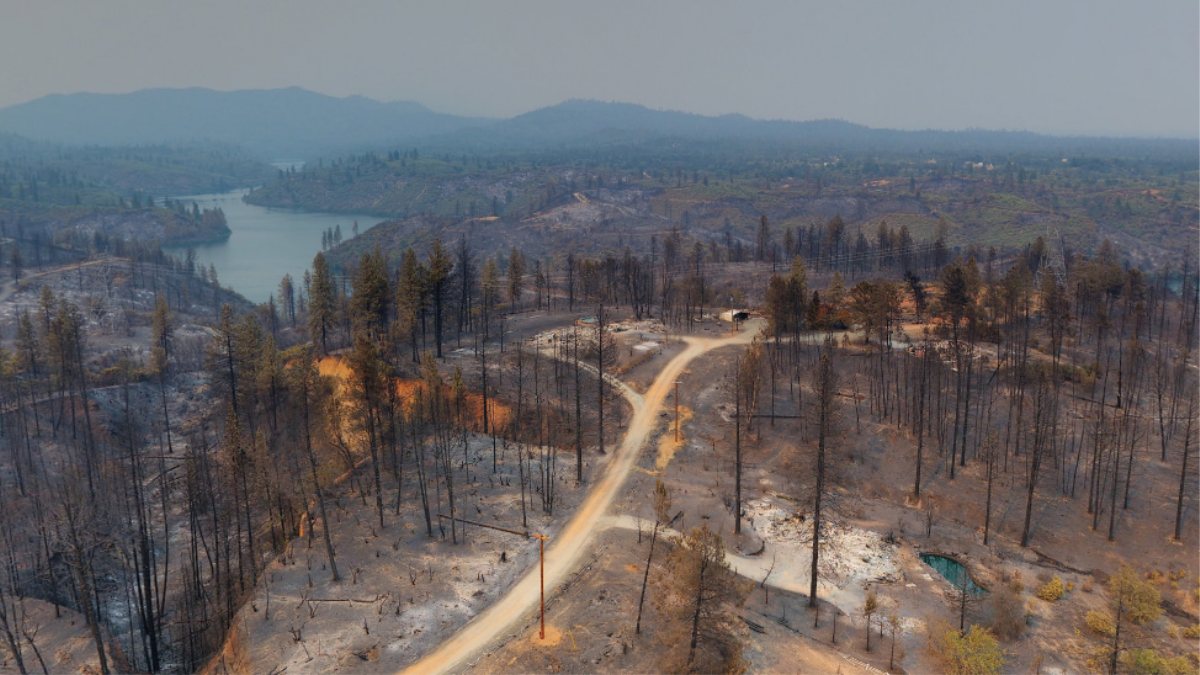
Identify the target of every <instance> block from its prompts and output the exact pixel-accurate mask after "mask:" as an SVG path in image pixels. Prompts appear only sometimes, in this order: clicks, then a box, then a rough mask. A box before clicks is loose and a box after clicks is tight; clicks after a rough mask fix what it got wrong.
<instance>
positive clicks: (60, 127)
mask: <svg viewBox="0 0 1200 675" xmlns="http://www.w3.org/2000/svg"><path fill="white" fill-rule="evenodd" d="M490 122H491V120H484V119H477V118H470V117H459V116H457V115H448V114H444V113H438V112H434V111H432V110H430V109H428V108H426V107H425V106H423V105H421V104H419V103H415V102H411V101H398V102H393V103H381V102H379V101H375V100H372V99H368V98H364V97H362V96H350V97H346V98H335V97H332V96H326V95H324V94H318V93H315V92H311V91H307V90H305V89H301V88H299V87H290V88H287V89H250V90H242V91H229V92H225V91H215V90H212V89H205V88H200V87H194V88H190V89H143V90H140V91H135V92H133V93H129V94H89V93H81V94H54V95H50V96H45V97H43V98H39V99H37V100H34V101H30V102H28V103H22V104H19V105H14V106H10V107H8V108H3V109H0V130H4V131H8V132H11V133H15V134H20V135H22V136H27V137H29V138H33V139H37V140H48V141H55V142H59V143H68V144H76V145H141V144H152V143H171V142H186V141H203V140H211V141H218V142H222V143H233V144H237V145H241V146H243V147H245V148H246V149H248V150H250V151H251V152H254V153H255V154H257V155H259V156H261V157H263V158H266V159H277V158H288V157H297V156H299V157H303V156H307V155H309V154H312V153H320V152H338V151H345V150H347V149H353V148H356V147H359V146H361V147H371V148H374V147H376V146H377V145H379V144H381V143H388V142H393V141H395V142H399V141H406V140H411V139H415V138H423V137H427V136H430V135H434V134H442V133H447V132H452V131H456V130H458V129H463V128H466V127H470V126H474V125H478V124H487V123H490Z"/></svg>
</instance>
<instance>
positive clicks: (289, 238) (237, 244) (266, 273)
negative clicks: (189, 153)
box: [163, 190, 384, 302]
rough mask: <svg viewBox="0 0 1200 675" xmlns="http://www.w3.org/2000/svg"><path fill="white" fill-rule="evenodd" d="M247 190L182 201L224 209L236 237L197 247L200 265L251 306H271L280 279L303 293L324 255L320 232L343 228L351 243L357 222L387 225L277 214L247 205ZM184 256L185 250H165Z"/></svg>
mask: <svg viewBox="0 0 1200 675" xmlns="http://www.w3.org/2000/svg"><path fill="white" fill-rule="evenodd" d="M247 192H248V190H235V191H233V192H225V193H221V194H209V195H194V196H191V197H181V198H180V201H182V202H184V203H185V204H188V205H190V204H191V203H192V202H196V203H197V204H199V205H200V208H201V209H211V208H215V207H220V208H221V210H222V211H224V212H225V220H226V222H227V223H228V224H229V229H230V230H231V231H232V234H230V235H229V239H226V240H225V241H221V242H214V243H209V244H196V245H194V246H192V248H194V249H196V261H197V263H198V264H201V265H204V266H205V267H207V266H208V265H209V264H212V265H213V266H215V267H216V268H217V279H218V280H219V281H220V283H221V285H222V286H225V287H226V288H232V289H233V290H235V291H237V292H238V293H241V294H242V295H244V296H246V298H248V299H249V300H251V301H252V302H266V301H267V298H268V297H270V295H271V294H272V293H277V292H278V289H279V280H280V279H282V278H283V275H284V274H291V275H292V279H294V280H295V282H296V287H297V289H300V288H302V286H301V283H302V281H303V278H304V271H305V270H307V269H309V268H310V267H312V261H313V257H314V256H316V255H317V253H318V252H320V250H321V233H322V232H324V231H325V230H328V229H329V228H331V227H337V226H338V225H341V226H342V239H343V240H346V239H349V238H350V237H351V235H352V232H353V225H354V222H355V221H358V229H359V231H360V232H363V231H366V230H367V229H368V228H370V227H373V226H374V225H376V224H378V223H380V222H383V220H384V219H383V218H379V217H378V216H365V215H357V216H355V215H343V214H333V213H307V212H304V211H295V210H292V209H273V208H266V207H263V206H255V205H253V204H247V203H246V202H244V201H242V197H243V196H244V195H245V194H246V193H247ZM163 248H164V250H166V251H168V252H169V253H172V254H173V255H177V256H181V257H182V256H183V255H184V253H185V252H186V251H187V247H186V246H170V247H163Z"/></svg>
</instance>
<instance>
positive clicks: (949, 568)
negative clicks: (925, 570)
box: [921, 553, 988, 597]
mask: <svg viewBox="0 0 1200 675" xmlns="http://www.w3.org/2000/svg"><path fill="white" fill-rule="evenodd" d="M921 561H922V562H924V563H925V564H926V565H929V566H930V567H932V568H933V569H935V570H937V573H938V574H940V575H942V576H943V577H945V578H946V581H949V582H950V584H951V585H952V586H954V587H955V588H962V585H963V580H964V579H965V580H966V583H967V592H968V593H970V594H971V595H974V596H977V597H979V596H984V595H987V594H988V590H987V589H986V588H984V587H983V586H980V585H979V584H976V583H975V581H974V580H973V579H971V575H970V574H968V573H967V570H966V568H965V567H963V566H962V565H961V564H960V563H959V562H958V561H957V560H955V559H954V558H947V557H946V556H944V555H938V554H936V553H922V554H921Z"/></svg>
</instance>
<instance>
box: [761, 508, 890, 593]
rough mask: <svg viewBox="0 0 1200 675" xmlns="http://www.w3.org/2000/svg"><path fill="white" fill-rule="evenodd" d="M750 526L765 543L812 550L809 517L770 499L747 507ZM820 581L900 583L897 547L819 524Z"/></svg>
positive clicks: (846, 527) (873, 535) (859, 531)
mask: <svg viewBox="0 0 1200 675" xmlns="http://www.w3.org/2000/svg"><path fill="white" fill-rule="evenodd" d="M746 515H747V516H748V517H749V520H750V525H751V527H753V528H754V530H755V531H756V532H757V533H758V534H759V536H761V537H762V538H763V539H764V540H765V541H768V542H771V543H773V544H782V545H785V546H796V547H803V548H805V549H809V550H811V548H812V518H811V517H810V514H808V513H807V512H806V511H804V510H803V509H793V508H791V507H790V505H788V510H784V509H781V508H779V507H778V506H775V505H774V504H773V503H772V502H771V499H770V498H766V497H765V498H763V499H761V500H753V501H751V502H748V503H747V504H746ZM821 544H822V545H821V560H820V562H819V567H820V574H821V578H822V579H824V580H826V581H829V582H831V583H833V584H835V585H836V586H839V587H845V586H846V585H847V584H848V583H867V582H882V583H890V582H895V581H900V580H901V579H902V577H903V575H902V572H901V571H900V565H899V564H898V563H897V562H896V548H897V546H896V544H891V543H888V542H887V541H886V540H885V539H884V538H883V537H882V536H880V535H879V534H876V533H874V532H870V531H868V530H863V529H861V528H857V527H853V526H849V525H843V524H841V523H836V522H830V521H829V520H826V521H825V522H823V523H822V524H821Z"/></svg>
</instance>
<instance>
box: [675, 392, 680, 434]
mask: <svg viewBox="0 0 1200 675" xmlns="http://www.w3.org/2000/svg"><path fill="white" fill-rule="evenodd" d="M675 442H676V443H678V442H679V380H675Z"/></svg>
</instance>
